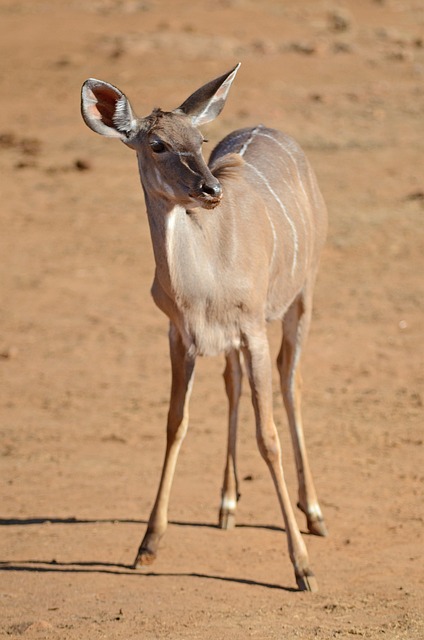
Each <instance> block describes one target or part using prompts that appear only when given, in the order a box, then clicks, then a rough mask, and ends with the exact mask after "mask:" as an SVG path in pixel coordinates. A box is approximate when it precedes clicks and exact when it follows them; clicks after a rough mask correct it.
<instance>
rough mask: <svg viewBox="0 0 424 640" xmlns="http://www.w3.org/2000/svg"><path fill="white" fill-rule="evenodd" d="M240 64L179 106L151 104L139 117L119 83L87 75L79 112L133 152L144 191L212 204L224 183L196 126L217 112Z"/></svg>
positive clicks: (187, 203) (194, 203)
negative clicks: (212, 167) (207, 155)
mask: <svg viewBox="0 0 424 640" xmlns="http://www.w3.org/2000/svg"><path fill="white" fill-rule="evenodd" d="M239 66H240V64H238V65H237V66H236V67H234V69H232V70H231V71H229V72H228V73H226V74H224V75H223V76H221V77H219V78H217V79H215V80H212V81H211V82H208V83H207V84H205V85H203V86H202V87H200V89H198V90H197V91H195V92H194V93H193V94H192V95H190V96H189V97H188V98H187V100H185V101H184V102H183V104H182V105H181V106H180V107H178V108H177V109H174V110H173V111H162V110H161V109H154V110H153V111H152V113H151V114H150V115H148V116H146V117H143V118H138V117H137V116H136V115H135V113H134V111H133V109H132V106H131V104H130V102H129V100H128V98H127V97H126V95H125V94H124V93H122V91H120V90H119V89H118V88H117V87H114V86H113V85H111V84H109V83H107V82H103V81H102V80H96V79H95V78H89V79H88V80H86V82H85V83H84V85H83V87H82V97H81V112H82V116H83V118H84V121H85V123H86V124H87V125H88V126H89V127H90V128H91V129H92V130H93V131H95V132H97V133H99V134H101V135H104V136H108V137H112V138H119V139H120V140H122V142H124V143H125V144H126V145H127V146H128V147H130V148H132V149H134V150H135V151H136V152H137V156H138V162H139V169H140V176H141V181H142V184H143V188H144V190H145V193H146V194H149V195H150V196H153V197H160V198H164V199H166V200H168V201H170V203H171V204H172V205H175V204H179V205H181V206H183V207H186V208H195V207H203V208H204V209H213V208H214V207H216V206H217V205H218V204H219V202H220V201H221V198H222V188H221V185H220V183H219V181H218V179H217V178H216V177H215V176H214V175H212V173H211V171H210V169H209V167H208V166H207V164H206V162H205V160H204V158H203V154H202V144H203V142H205V140H204V137H203V135H202V134H201V132H200V131H199V127H200V126H202V125H203V124H206V123H208V122H210V121H211V120H213V119H214V118H216V117H217V116H218V115H219V114H220V113H221V111H222V109H223V107H224V105H225V102H226V99H227V95H228V91H229V89H230V86H231V84H232V82H233V80H234V78H235V75H236V73H237V71H238V69H239Z"/></svg>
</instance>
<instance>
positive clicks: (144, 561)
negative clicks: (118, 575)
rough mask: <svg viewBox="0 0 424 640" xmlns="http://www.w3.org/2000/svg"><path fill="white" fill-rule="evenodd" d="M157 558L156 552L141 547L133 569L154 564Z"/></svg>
mask: <svg viewBox="0 0 424 640" xmlns="http://www.w3.org/2000/svg"><path fill="white" fill-rule="evenodd" d="M155 560H156V553H153V551H149V550H148V549H140V551H139V552H138V554H137V557H136V559H135V561H134V564H133V569H139V568H140V567H146V566H148V565H150V564H153V563H154V561H155Z"/></svg>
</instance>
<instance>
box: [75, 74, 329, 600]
mask: <svg viewBox="0 0 424 640" xmlns="http://www.w3.org/2000/svg"><path fill="white" fill-rule="evenodd" d="M238 68H239V65H237V66H236V67H235V68H234V69H233V70H232V71H230V72H229V73H226V74H225V75H223V76H221V77H219V78H217V79H216V80H213V81H211V82H209V83H207V84H205V85H204V86H202V87H201V88H200V89H198V90H197V91H195V92H194V93H193V94H192V95H191V96H190V97H189V98H187V100H186V101H185V102H183V104H182V105H181V106H180V107H178V108H177V109H174V110H173V111H169V112H168V111H162V110H161V109H154V110H153V112H152V113H151V114H150V115H149V116H147V117H144V118H138V117H137V116H136V115H135V114H134V111H133V109H132V107H131V105H130V102H129V101H128V99H127V97H126V96H125V95H124V94H123V93H122V92H121V91H120V90H119V89H117V88H116V87H114V86H113V85H111V84H109V83H107V82H102V81H100V80H96V79H93V78H91V79H89V80H87V81H86V82H85V83H84V85H83V88H82V115H83V118H84V120H85V122H86V124H87V125H88V126H89V127H90V128H91V129H93V130H94V131H96V132H97V133H100V134H102V135H105V136H109V137H114V138H119V139H120V140H122V141H123V142H124V143H125V144H126V145H127V146H129V147H130V148H131V149H134V150H135V151H136V153H137V158H138V167H139V171H140V177H141V184H142V187H143V190H144V196H145V201H146V208H147V215H148V219H149V225H150V232H151V237H152V243H153V250H154V256H155V261H156V271H155V277H154V282H153V286H152V295H153V298H154V301H155V302H156V304H157V306H158V307H159V308H160V309H161V310H162V311H163V312H164V313H165V314H166V315H167V316H168V317H169V320H170V330H169V342H170V355H171V365H172V390H171V399H170V406H169V414H168V423H167V442H166V453H165V460H164V465H163V470H162V476H161V480H160V484H159V489H158V493H157V497H156V501H155V504H154V507H153V510H152V513H151V515H150V519H149V523H148V527H147V531H146V534H145V536H144V538H143V540H142V543H141V545H140V548H139V551H138V554H137V558H136V561H135V563H134V566H135V567H138V566H140V565H145V564H150V563H151V562H153V560H154V559H155V557H156V553H157V550H158V546H159V542H160V539H161V538H162V536H163V535H164V533H165V530H166V527H167V518H168V502H169V494H170V491H171V484H172V479H173V476H174V471H175V466H176V462H177V456H178V452H179V450H180V447H181V443H182V441H183V439H184V436H185V434H186V431H187V425H188V404H189V397H190V392H191V387H192V382H193V372H194V364H195V359H196V356H198V355H215V354H218V353H224V354H225V358H226V367H225V372H224V379H225V387H226V392H227V395H228V400H229V434H228V452H227V464H226V469H225V474H224V482H223V489H222V501H221V509H220V514H219V523H220V526H221V527H222V528H224V529H225V528H230V527H231V526H234V518H235V510H236V503H237V499H238V482H237V473H236V461H235V453H236V429H237V410H238V403H239V398H240V391H241V377H242V369H241V364H240V352H243V356H244V360H245V364H246V369H247V371H248V376H249V381H250V386H251V391H252V401H253V407H254V412H255V419H256V435H257V441H258V446H259V450H260V452H261V454H262V456H263V458H264V459H265V461H266V463H267V465H268V467H269V470H270V472H271V476H272V479H273V481H274V484H275V488H276V491H277V496H278V500H279V502H280V506H281V510H282V513H283V518H284V523H285V528H286V532H287V538H288V548H289V554H290V558H291V561H292V563H293V565H294V570H295V575H296V580H297V584H298V586H299V588H300V589H302V590H310V591H315V590H316V589H317V584H316V580H315V577H314V574H313V573H312V570H311V567H310V564H309V559H308V554H307V550H306V546H305V544H304V542H303V539H302V537H301V535H300V532H299V528H298V525H297V523H296V520H295V516H294V512H293V509H292V506H291V503H290V500H289V495H288V492H287V487H286V483H285V480H284V475H283V468H282V462H281V450H280V442H279V438H278V434H277V431H276V427H275V424H274V419H273V410H272V381H271V361H270V351H269V345H268V340H267V334H266V323H267V321H269V320H275V319H280V320H282V322H283V342H282V346H281V350H280V353H279V355H278V359H277V364H278V370H279V373H280V380H281V390H282V394H283V398H284V403H285V407H286V410H287V415H288V421H289V425H290V431H291V436H292V440H293V445H294V451H295V458H296V466H297V474H298V482H299V502H298V506H299V508H300V509H301V510H302V511H303V512H304V513H305V515H306V518H307V526H308V529H309V531H310V532H311V533H314V534H317V535H326V528H325V524H324V520H323V517H322V513H321V509H320V507H319V504H318V500H317V496H316V492H315V487H314V484H313V480H312V476H311V472H310V469H309V463H308V458H307V454H306V449H305V443H304V437H303V430H302V419H301V411H300V386H301V379H300V373H299V366H298V365H299V357H300V353H301V349H302V346H303V344H304V342H305V338H306V335H307V333H308V328H309V323H310V319H311V306H312V290H313V286H314V281H315V276H316V272H317V268H318V262H319V255H320V251H321V248H322V245H323V243H324V239H325V235H326V224H327V223H326V209H325V205H324V202H323V199H322V196H321V193H320V191H319V188H318V185H317V181H316V178H315V175H314V173H313V171H312V169H311V167H310V165H309V163H308V161H307V159H306V158H305V156H304V154H303V152H302V151H301V149H300V148H299V146H298V145H297V144H296V142H295V141H294V140H293V139H292V138H290V137H289V136H287V135H285V134H283V133H281V132H279V131H275V130H273V129H268V128H266V127H265V126H263V125H259V126H256V127H254V128H246V129H240V130H238V131H235V132H233V133H230V134H229V135H228V136H227V137H226V138H224V140H222V141H221V142H220V143H219V144H218V145H217V147H216V148H215V149H214V150H213V152H212V155H211V158H210V160H209V164H206V163H205V161H204V159H203V156H202V143H203V142H204V138H203V136H202V134H201V133H200V131H199V129H198V127H199V126H201V125H203V124H206V123H207V122H210V121H211V120H213V119H214V118H216V116H218V115H219V113H220V112H221V110H222V108H223V106H224V104H225V101H226V98H227V94H228V91H229V89H230V86H231V83H232V82H233V80H234V77H235V75H236V73H237V71H238Z"/></svg>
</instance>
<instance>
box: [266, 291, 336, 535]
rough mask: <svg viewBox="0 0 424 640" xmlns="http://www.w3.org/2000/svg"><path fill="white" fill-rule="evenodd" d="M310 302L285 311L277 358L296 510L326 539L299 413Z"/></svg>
mask: <svg viewBox="0 0 424 640" xmlns="http://www.w3.org/2000/svg"><path fill="white" fill-rule="evenodd" d="M310 307H311V300H310V299H309V298H304V297H302V296H299V297H298V298H297V299H296V300H294V302H293V303H292V305H291V307H290V308H289V309H288V311H287V313H286V315H285V317H284V323H283V342H282V345H281V350H280V353H279V355H278V358H277V366H278V370H279V372H280V381H281V391H282V394H283V399H284V405H285V407H286V412H287V417H288V421H289V426H290V434H291V438H292V442H293V449H294V454H295V460H296V469H297V477H298V484H299V502H298V507H299V509H301V510H302V511H303V513H304V514H305V515H306V520H307V524H308V530H309V531H310V533H313V534H315V535H318V536H326V535H327V528H326V526H325V522H324V518H323V515H322V511H321V508H320V505H319V503H318V498H317V494H316V491H315V486H314V481H313V479H312V473H311V470H310V467H309V461H308V454H307V452H306V446H305V438H304V435H303V426H302V413H301V387H302V378H301V375H300V367H299V360H300V353H301V349H302V345H303V344H304V341H305V338H306V335H307V333H308V328H309V321H310Z"/></svg>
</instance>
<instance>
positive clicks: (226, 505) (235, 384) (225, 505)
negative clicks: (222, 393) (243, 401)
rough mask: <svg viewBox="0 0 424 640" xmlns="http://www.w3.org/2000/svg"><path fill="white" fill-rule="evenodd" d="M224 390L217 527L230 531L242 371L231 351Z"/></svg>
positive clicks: (235, 495) (235, 496)
mask: <svg viewBox="0 0 424 640" xmlns="http://www.w3.org/2000/svg"><path fill="white" fill-rule="evenodd" d="M224 380H225V390H226V392H227V396H228V442H227V462H226V465H225V472H224V482H223V485H222V494H221V508H220V511H219V526H220V527H221V529H232V528H233V527H234V526H235V518H236V506H237V500H238V499H239V491H238V479H237V468H236V440H237V418H238V406H239V400H240V394H241V380H242V370H241V365H240V354H239V352H238V351H236V350H233V351H230V353H228V355H227V356H226V366H225V371H224Z"/></svg>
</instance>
